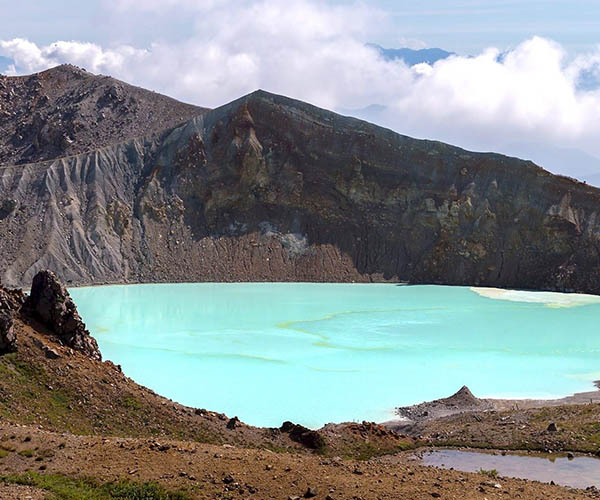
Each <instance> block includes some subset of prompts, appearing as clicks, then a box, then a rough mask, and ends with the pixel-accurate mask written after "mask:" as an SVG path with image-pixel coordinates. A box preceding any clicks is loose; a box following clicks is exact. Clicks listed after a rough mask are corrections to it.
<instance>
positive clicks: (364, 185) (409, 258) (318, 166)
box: [0, 91, 600, 293]
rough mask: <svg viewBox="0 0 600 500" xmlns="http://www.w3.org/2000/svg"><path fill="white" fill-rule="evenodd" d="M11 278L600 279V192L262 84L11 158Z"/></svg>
mask: <svg viewBox="0 0 600 500" xmlns="http://www.w3.org/2000/svg"><path fill="white" fill-rule="evenodd" d="M0 207H2V208H1V209H0V277H1V278H2V280H3V281H4V282H5V283H8V284H10V285H13V286H18V285H24V284H26V283H28V282H29V281H30V280H31V279H32V278H33V276H34V275H35V274H36V273H37V272H38V271H39V270H42V269H52V270H53V271H55V272H57V273H58V274H59V275H60V276H61V277H63V278H64V279H65V280H66V282H67V283H68V284H96V283H106V282H151V281H159V282H160V281H163V282H164V281H172V282H173V281H175V282H176V281H329V282H352V281H362V282H368V281H408V282H411V283H439V284H455V285H479V286H494V287H504V288H524V289H544V290H562V291H578V292H587V293H600V258H599V255H600V208H599V207H600V190H599V189H596V188H594V187H591V186H587V185H585V184H583V183H580V182H577V181H575V180H573V179H569V178H566V177H560V176H555V175H552V174H550V173H549V172H547V171H545V170H543V169H542V168H540V167H538V166H536V165H534V164H533V163H531V162H528V161H522V160H519V159H516V158H509V157H506V156H502V155H497V154H483V153H472V152H468V151H465V150H462V149H459V148H456V147H452V146H449V145H446V144H442V143H439V142H434V141H422V140H416V139H412V138H409V137H405V136H402V135H399V134H396V133H394V132H392V131H390V130H387V129H383V128H381V127H377V126H374V125H371V124H369V123H366V122H363V121H360V120H356V119H353V118H348V117H343V116H340V115H337V114H335V113H331V112H328V111H325V110H322V109H319V108H316V107H314V106H310V105H308V104H306V103H302V102H299V101H295V100H292V99H288V98H285V97H281V96H277V95H272V94H269V93H266V92H262V91H258V92H255V93H253V94H250V95H248V96H246V97H244V98H242V99H239V100H237V101H234V102H232V103H230V104H228V105H226V106H223V107H221V108H218V109H215V110H212V111H208V112H205V113H203V114H201V115H199V116H197V117H196V118H194V119H192V120H191V121H189V122H187V123H186V124H185V125H182V126H181V127H178V128H175V129H168V130H165V131H164V132H163V133H161V134H153V135H149V136H146V137H144V138H136V139H132V140H129V141H125V142H122V143H120V144H116V145H110V146H107V147H104V148H102V149H98V150H96V151H94V152H92V153H88V154H80V155H78V156H74V157H68V158H59V159H56V160H54V161H52V162H50V163H43V164H42V163H35V164H29V165H22V166H13V167H3V168H2V169H0Z"/></svg>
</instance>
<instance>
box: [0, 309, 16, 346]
mask: <svg viewBox="0 0 600 500" xmlns="http://www.w3.org/2000/svg"><path fill="white" fill-rule="evenodd" d="M16 350H17V336H16V334H15V331H14V328H13V317H12V314H11V313H10V312H9V311H6V310H3V309H2V310H0V354H6V353H7V352H15V351H16Z"/></svg>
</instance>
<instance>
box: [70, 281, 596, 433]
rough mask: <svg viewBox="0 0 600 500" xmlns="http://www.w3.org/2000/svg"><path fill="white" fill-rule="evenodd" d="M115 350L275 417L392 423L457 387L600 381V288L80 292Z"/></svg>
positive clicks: (524, 387)
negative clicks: (400, 413) (592, 291)
mask: <svg viewBox="0 0 600 500" xmlns="http://www.w3.org/2000/svg"><path fill="white" fill-rule="evenodd" d="M70 292H71V294H72V296H73V298H74V300H75V302H76V303H77V305H78V307H79V311H80V313H81V315H82V317H83V318H84V320H85V321H86V323H87V325H88V327H89V329H90V330H91V332H92V333H93V334H94V336H95V337H96V338H97V340H98V342H99V344H100V348H101V350H102V353H103V355H104V357H105V359H110V360H112V361H114V362H115V363H118V364H121V365H122V367H123V371H124V372H125V374H126V375H128V376H130V377H132V378H133V379H134V380H135V381H136V382H138V383H140V384H143V385H146V386H148V387H150V388H152V389H153V390H155V391H156V392H158V393H160V394H162V395H164V396H167V397H170V398H172V399H174V400H176V401H178V402H181V403H183V404H186V405H190V406H195V407H200V408H207V409H210V410H214V411H220V412H224V413H227V414H228V415H230V416H233V415H237V416H239V417H240V418H241V419H242V420H243V421H245V422H247V423H250V424H254V425H261V426H279V425H281V423H282V422H283V421H284V420H293V421H294V422H297V423H302V424H304V425H307V426H309V427H318V426H320V425H322V424H324V423H327V422H332V421H334V422H340V421H349V420H374V421H382V420H387V419H390V418H392V417H393V414H392V410H393V408H394V407H396V406H400V405H407V404H412V403H418V402H421V401H424V400H430V399H434V398H438V397H444V396H448V395H450V394H451V393H453V392H455V391H456V390H458V389H459V388H460V387H461V386H462V385H468V386H469V387H470V388H471V390H472V391H473V392H474V393H475V394H476V395H478V396H499V397H555V396H564V395H567V394H571V393H574V392H579V391H586V390H590V389H592V382H593V381H594V380H597V379H600V334H599V330H598V323H599V322H598V320H599V319H600V297H595V296H581V295H565V294H551V293H534V292H510V291H509V292H506V291H498V290H493V289H470V288H465V287H446V286H396V285H387V284H382V285H376V284H372V285H371V284H369V285H363V284H360V285H359V284H308V283H300V284H298V283H239V284H227V283H219V284H213V283H203V284H157V285H124V286H102V287H89V288H77V289H72V290H70Z"/></svg>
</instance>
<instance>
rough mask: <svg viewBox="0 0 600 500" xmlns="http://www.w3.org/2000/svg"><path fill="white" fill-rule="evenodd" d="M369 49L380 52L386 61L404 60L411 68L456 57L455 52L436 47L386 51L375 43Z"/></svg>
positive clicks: (369, 45) (368, 45)
mask: <svg viewBox="0 0 600 500" xmlns="http://www.w3.org/2000/svg"><path fill="white" fill-rule="evenodd" d="M367 47H369V48H371V49H374V50H376V51H377V52H379V54H380V55H381V56H382V57H383V58H384V59H385V60H386V61H394V60H402V61H404V62H405V63H406V64H407V65H409V66H414V65H415V64H421V63H427V64H434V63H436V62H437V61H440V60H442V59H447V58H448V57H450V56H453V55H455V53H454V52H448V51H446V50H443V49H439V48H435V47H434V48H427V49H409V48H407V47H404V48H400V49H386V48H384V47H382V46H381V45H377V44H375V43H368V44H367Z"/></svg>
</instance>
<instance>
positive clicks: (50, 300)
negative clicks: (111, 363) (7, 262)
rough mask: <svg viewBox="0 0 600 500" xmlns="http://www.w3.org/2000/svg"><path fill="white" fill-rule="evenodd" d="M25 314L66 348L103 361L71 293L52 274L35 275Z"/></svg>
mask: <svg viewBox="0 0 600 500" xmlns="http://www.w3.org/2000/svg"><path fill="white" fill-rule="evenodd" d="M23 313H24V314H26V315H28V316H30V317H32V318H34V319H36V320H38V321H39V322H40V323H41V324H42V325H44V326H45V327H46V328H47V329H48V330H49V331H50V332H51V333H53V334H55V335H56V336H57V337H58V339H59V340H60V341H61V342H62V343H63V344H64V345H66V346H68V347H71V348H73V349H76V350H78V351H81V352H83V353H84V354H86V355H87V356H89V357H90V358H92V359H97V360H101V359H102V355H101V354H100V349H98V344H97V343H96V339H94V338H93V337H92V336H91V335H90V332H88V330H87V329H86V327H85V324H84V323H83V321H82V320H81V317H80V316H79V313H78V312H77V307H76V306H75V303H74V302H73V300H72V299H71V296H70V295H69V292H68V291H67V289H66V288H65V287H64V285H63V284H62V283H60V281H58V278H57V277H56V275H55V274H54V273H53V272H51V271H40V272H39V273H38V274H36V275H35V277H34V279H33V283H32V285H31V292H30V294H29V296H28V297H27V299H26V300H25V303H24V305H23Z"/></svg>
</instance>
